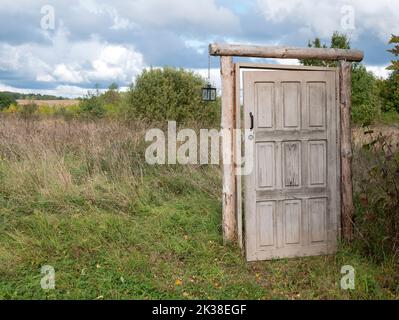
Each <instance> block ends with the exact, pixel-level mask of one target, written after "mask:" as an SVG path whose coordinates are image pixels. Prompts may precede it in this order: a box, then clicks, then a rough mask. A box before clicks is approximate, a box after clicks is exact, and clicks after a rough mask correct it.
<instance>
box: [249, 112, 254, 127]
mask: <svg viewBox="0 0 399 320" xmlns="http://www.w3.org/2000/svg"><path fill="white" fill-rule="evenodd" d="M249 117H250V118H251V127H250V128H249V129H250V130H253V129H254V115H253V114H252V112H250V113H249Z"/></svg>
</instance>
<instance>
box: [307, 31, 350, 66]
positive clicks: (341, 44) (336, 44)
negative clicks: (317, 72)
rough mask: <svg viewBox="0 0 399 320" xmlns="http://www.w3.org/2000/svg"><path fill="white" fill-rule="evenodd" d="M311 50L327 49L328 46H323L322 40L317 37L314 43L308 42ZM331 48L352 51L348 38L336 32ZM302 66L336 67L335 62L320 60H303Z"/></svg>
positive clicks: (332, 38)
mask: <svg viewBox="0 0 399 320" xmlns="http://www.w3.org/2000/svg"><path fill="white" fill-rule="evenodd" d="M308 47H309V48H327V45H325V44H323V45H322V44H321V40H320V38H318V37H316V38H315V39H314V40H313V41H309V42H308ZM330 48H335V49H350V41H349V39H348V37H347V36H346V35H345V34H343V33H339V32H338V31H335V32H334V33H333V35H332V37H331V43H330ZM300 62H301V64H303V65H305V66H321V67H335V66H336V64H337V63H336V62H335V61H327V60H320V59H302V60H300Z"/></svg>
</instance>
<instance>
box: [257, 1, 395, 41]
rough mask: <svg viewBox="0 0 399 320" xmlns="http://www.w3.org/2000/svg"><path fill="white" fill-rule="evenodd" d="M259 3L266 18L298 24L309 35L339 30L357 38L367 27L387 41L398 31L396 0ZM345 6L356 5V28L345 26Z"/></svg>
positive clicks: (368, 30) (325, 35)
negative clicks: (343, 21) (343, 23)
mask: <svg viewBox="0 0 399 320" xmlns="http://www.w3.org/2000/svg"><path fill="white" fill-rule="evenodd" d="M257 4H258V8H259V10H260V12H261V13H262V14H263V16H264V17H265V19H266V20H268V21H272V22H287V23H296V24H299V25H301V26H302V27H301V28H300V29H299V30H298V32H299V33H302V34H306V35H308V36H314V35H318V36H321V37H329V36H331V33H332V32H333V31H335V30H340V31H344V32H346V33H348V34H350V35H351V36H352V37H354V38H355V37H357V36H358V35H359V34H360V33H362V32H366V31H367V32H370V33H371V34H373V35H376V36H378V37H379V38H380V39H381V40H382V41H384V42H387V40H388V38H389V36H390V34H391V33H395V32H396V33H398V32H399V6H398V3H397V1H396V0H379V1H374V0H335V1H331V0H307V1H302V0H285V1H274V0H257ZM344 6H352V7H353V9H354V17H355V29H354V30H348V29H347V30H345V29H343V28H342V25H341V20H342V19H343V18H344V13H342V11H341V10H342V8H343V7H344Z"/></svg>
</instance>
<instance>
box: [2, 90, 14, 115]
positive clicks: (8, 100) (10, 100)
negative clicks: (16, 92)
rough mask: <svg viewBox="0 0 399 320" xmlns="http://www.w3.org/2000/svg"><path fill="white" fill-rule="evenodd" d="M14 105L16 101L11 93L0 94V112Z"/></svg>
mask: <svg viewBox="0 0 399 320" xmlns="http://www.w3.org/2000/svg"><path fill="white" fill-rule="evenodd" d="M15 103H16V100H15V98H14V97H13V95H12V94H11V93H8V92H0V111H1V110H3V109H6V108H8V107H9V106H10V105H12V104H15Z"/></svg>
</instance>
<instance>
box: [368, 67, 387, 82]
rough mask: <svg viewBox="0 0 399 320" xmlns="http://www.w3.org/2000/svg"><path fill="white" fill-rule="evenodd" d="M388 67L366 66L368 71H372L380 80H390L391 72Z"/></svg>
mask: <svg viewBox="0 0 399 320" xmlns="http://www.w3.org/2000/svg"><path fill="white" fill-rule="evenodd" d="M387 67H388V65H385V66H366V69H367V71H371V72H372V73H374V75H375V76H377V77H379V78H384V79H386V78H388V77H389V74H390V71H389V70H387Z"/></svg>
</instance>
